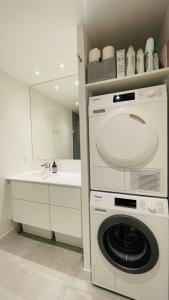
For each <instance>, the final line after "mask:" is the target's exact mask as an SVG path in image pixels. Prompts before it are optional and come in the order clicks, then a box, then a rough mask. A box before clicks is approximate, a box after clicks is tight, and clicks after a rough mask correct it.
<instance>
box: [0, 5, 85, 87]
mask: <svg viewBox="0 0 169 300" xmlns="http://www.w3.org/2000/svg"><path fill="white" fill-rule="evenodd" d="M81 4H82V1H81V0H28V1H25V0H12V1H11V0H5V1H4V0H0V45H1V46H0V69H1V70H3V71H5V72H7V73H8V74H10V75H12V76H14V77H15V78H18V79H20V80H21V81H23V82H25V83H26V84H34V83H37V82H43V81H47V80H51V79H54V78H59V77H63V76H68V75H72V74H77V58H76V53H77V25H78V24H79V23H81V22H82V7H81ZM60 64H64V68H60ZM37 70H38V71H39V72H40V75H36V74H35V71H37Z"/></svg>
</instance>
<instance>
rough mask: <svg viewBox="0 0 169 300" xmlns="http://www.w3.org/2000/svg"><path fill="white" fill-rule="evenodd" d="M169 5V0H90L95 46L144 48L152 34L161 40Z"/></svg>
mask: <svg viewBox="0 0 169 300" xmlns="http://www.w3.org/2000/svg"><path fill="white" fill-rule="evenodd" d="M168 5H169V1H168V0H104V1H103V0H92V1H91V0H86V12H85V17H86V23H87V30H88V34H89V38H90V41H92V47H99V48H102V47H104V46H105V45H113V46H114V47H115V48H116V49H120V48H124V47H125V48H126V47H128V46H129V45H130V44H132V45H133V46H135V47H143V48H144V47H145V42H146V39H147V38H148V37H149V36H153V37H154V38H155V39H156V40H157V39H158V36H159V32H160V30H161V28H162V24H163V21H164V15H165V12H166V10H167V6H168Z"/></svg>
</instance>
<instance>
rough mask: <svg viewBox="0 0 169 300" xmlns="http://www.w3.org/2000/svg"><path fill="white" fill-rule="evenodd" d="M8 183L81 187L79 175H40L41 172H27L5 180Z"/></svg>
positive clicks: (60, 173)
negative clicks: (18, 182)
mask: <svg viewBox="0 0 169 300" xmlns="http://www.w3.org/2000/svg"><path fill="white" fill-rule="evenodd" d="M6 179H7V180H10V181H23V182H32V183H44V184H54V185H64V186H74V187H81V174H80V173H68V172H67V173H66V172H65V173H62V172H58V173H56V174H52V173H42V172H41V171H29V172H26V173H21V174H18V175H16V176H10V177H7V178H6Z"/></svg>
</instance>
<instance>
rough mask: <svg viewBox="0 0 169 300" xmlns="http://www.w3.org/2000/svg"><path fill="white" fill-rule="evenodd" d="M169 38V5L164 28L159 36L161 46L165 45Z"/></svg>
mask: <svg viewBox="0 0 169 300" xmlns="http://www.w3.org/2000/svg"><path fill="white" fill-rule="evenodd" d="M168 40H169V6H168V10H167V11H166V15H165V18H164V23H163V26H162V30H161V33H160V36H159V44H160V48H161V47H163V46H164V44H165V43H166V42H167V41H168Z"/></svg>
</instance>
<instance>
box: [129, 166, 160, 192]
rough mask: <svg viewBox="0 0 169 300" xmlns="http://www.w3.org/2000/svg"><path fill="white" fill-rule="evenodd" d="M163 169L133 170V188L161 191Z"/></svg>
mask: <svg viewBox="0 0 169 300" xmlns="http://www.w3.org/2000/svg"><path fill="white" fill-rule="evenodd" d="M160 179H161V171H159V170H157V171H155V170H133V171H131V172H130V183H131V188H132V189H133V190H142V191H147V192H148V191H150V192H161V180H160Z"/></svg>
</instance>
